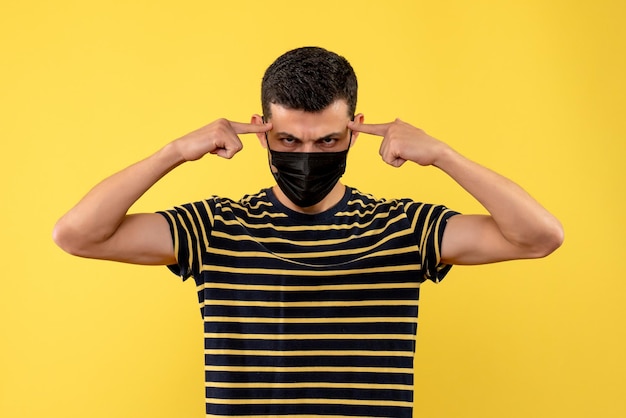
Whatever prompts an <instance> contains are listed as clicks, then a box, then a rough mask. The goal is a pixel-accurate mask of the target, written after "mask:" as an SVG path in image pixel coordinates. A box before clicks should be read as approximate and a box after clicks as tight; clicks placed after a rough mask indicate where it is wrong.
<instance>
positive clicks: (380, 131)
mask: <svg viewBox="0 0 626 418" xmlns="http://www.w3.org/2000/svg"><path fill="white" fill-rule="evenodd" d="M348 127H349V128H350V129H352V130H354V131H358V132H363V133H366V134H370V135H377V136H385V135H386V134H387V129H389V123H357V122H350V123H349V124H348Z"/></svg>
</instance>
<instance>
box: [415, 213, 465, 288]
mask: <svg viewBox="0 0 626 418" xmlns="http://www.w3.org/2000/svg"><path fill="white" fill-rule="evenodd" d="M409 212H413V225H415V228H414V233H415V237H416V239H417V242H418V247H419V249H420V255H421V266H422V277H423V279H424V280H431V281H433V282H435V283H439V282H440V281H441V280H443V278H444V277H445V276H446V274H448V272H449V271H450V269H451V268H452V265H451V264H442V263H441V242H442V240H443V232H444V231H445V229H446V225H447V223H448V219H450V218H451V217H452V216H454V215H458V214H459V212H456V211H453V210H451V209H448V208H447V207H445V206H442V205H431V204H425V203H414V204H413V205H411V210H410V211H409Z"/></svg>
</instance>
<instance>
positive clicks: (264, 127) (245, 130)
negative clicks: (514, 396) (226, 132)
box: [229, 121, 272, 135]
mask: <svg viewBox="0 0 626 418" xmlns="http://www.w3.org/2000/svg"><path fill="white" fill-rule="evenodd" d="M229 122H230V126H231V127H232V128H233V130H234V131H235V133H236V134H237V135H239V134H253V133H259V132H267V131H269V130H271V129H272V124H271V122H268V123H263V124H257V123H242V122H233V121H229Z"/></svg>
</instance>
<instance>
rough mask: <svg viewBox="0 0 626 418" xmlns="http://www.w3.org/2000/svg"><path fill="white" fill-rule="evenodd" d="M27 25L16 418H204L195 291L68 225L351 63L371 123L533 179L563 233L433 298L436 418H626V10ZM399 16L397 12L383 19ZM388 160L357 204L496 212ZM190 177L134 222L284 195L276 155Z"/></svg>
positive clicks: (13, 134) (426, 326)
mask: <svg viewBox="0 0 626 418" xmlns="http://www.w3.org/2000/svg"><path fill="white" fill-rule="evenodd" d="M304 4H305V2H294V1H266V2H252V1H250V2H245V1H221V2H215V1H208V0H205V1H200V0H195V1H194V0H179V1H175V2H174V1H162V0H142V1H132V0H131V1H122V0H113V1H106V2H105V1H102V2H91V1H71V0H56V1H43V0H35V1H30V2H8V1H5V2H4V4H3V6H2V8H1V10H0V47H1V50H0V57H1V60H2V62H1V64H0V100H1V103H0V138H1V140H2V148H1V151H0V160H1V164H0V181H1V182H2V183H1V184H2V189H1V192H2V203H1V206H0V211H1V212H0V216H1V219H2V243H3V257H2V258H3V266H2V270H1V271H2V273H1V275H2V279H1V280H0V416H1V417H3V418H17V417H20V418H22V417H28V418H30V417H46V418H57V417H58V418H61V417H62V418H74V417H76V418H78V417H80V418H84V417H90V418H100V417H102V418H104V417H106V418H110V417H152V418H165V417H168V418H172V417H201V416H203V410H204V405H203V373H202V361H203V360H202V340H201V338H202V334H201V324H200V317H199V314H198V311H197V307H196V304H195V293H194V292H195V290H194V288H193V285H192V283H191V282H187V283H185V284H181V283H180V282H179V280H178V279H177V278H176V277H175V276H173V275H171V274H170V273H169V272H167V271H166V269H165V268H159V267H138V266H129V265H122V264H115V263H106V262H101V261H92V260H83V259H77V258H73V257H70V256H68V255H66V254H64V253H63V252H62V251H61V250H59V249H58V248H56V247H55V246H54V244H53V243H52V240H51V238H50V232H51V229H52V226H53V224H54V221H55V220H56V219H57V218H58V217H59V216H60V215H61V214H62V213H63V212H64V211H65V210H67V209H68V208H69V207H70V206H71V205H72V204H73V203H74V202H76V201H77V200H78V199H79V197H80V196H82V195H83V194H84V193H85V192H86V191H87V190H88V189H89V187H91V186H92V185H93V184H95V183H96V182H97V181H99V180H100V179H101V178H103V177H104V176H106V175H108V174H109V173H112V172H113V171H116V170H118V169H120V168H122V167H124V166H126V165H128V164H130V163H132V162H134V161H136V160H138V159H140V158H142V157H143V156H146V155H147V154H149V153H151V152H152V151H154V150H156V149H157V148H158V147H160V146H161V145H163V144H165V143H166V142H167V141H169V140H171V139H174V138H176V137H177V136H179V135H182V134H184V133H186V132H188V131H190V130H193V129H195V128H196V127H199V126H201V125H203V124H205V123H208V122H210V121H212V120H213V119H215V118H218V117H227V118H231V119H235V120H242V121H247V120H248V119H249V117H250V115H251V114H252V113H255V112H259V111H260V105H259V98H258V96H259V82H260V78H261V76H262V73H263V70H264V69H265V67H266V66H267V65H268V64H269V63H270V62H271V61H272V60H273V59H274V58H275V57H276V56H278V55H279V54H280V53H282V52H284V51H286V50H287V49H290V48H293V47H297V46H301V45H308V44H315V45H320V46H324V47H327V48H330V49H333V50H335V51H337V52H339V53H341V54H344V55H345V56H347V57H348V58H349V59H350V60H351V62H352V63H353V65H354V66H355V68H356V70H357V73H358V75H359V77H360V85H361V89H360V102H359V106H358V110H359V111H361V112H363V113H365V116H366V120H367V121H370V122H386V121H389V120H391V119H392V118H395V117H400V118H402V119H405V120H407V121H410V122H413V123H414V124H416V125H418V126H420V127H422V128H424V129H425V130H427V131H428V132H430V133H432V134H433V135H435V136H437V137H439V138H441V139H444V140H445V141H447V142H448V143H450V144H451V145H452V146H454V147H455V148H457V149H458V150H459V151H461V152H462V153H464V154H466V155H467V156H469V157H470V158H473V159H475V160H478V161H480V162H482V163H483V164H485V165H487V166H489V167H492V168H494V169H496V170H497V171H499V172H501V173H503V174H505V175H507V176H509V177H511V178H513V179H514V180H516V181H518V182H519V183H521V184H522V185H523V186H524V187H525V188H526V189H527V190H529V191H530V192H531V193H532V194H534V195H535V196H536V197H537V198H538V199H539V200H540V201H541V202H543V203H544V204H545V205H546V206H547V207H548V208H549V209H551V210H552V211H553V212H554V213H556V214H557V216H558V217H559V218H560V219H561V220H562V222H563V224H564V226H565V229H566V243H565V244H564V246H563V247H562V248H561V249H560V250H558V251H557V252H556V253H555V254H554V255H553V256H551V257H549V258H547V259H543V260H538V261H518V262H509V263H502V264H496V265H489V266H481V267H455V268H454V269H453V270H452V272H451V273H450V275H449V276H448V277H447V278H446V280H445V281H444V282H443V283H442V284H441V285H432V284H431V285H425V286H424V288H423V299H422V303H421V307H422V308H421V309H422V310H421V317H420V319H421V321H420V332H419V337H418V349H417V357H416V371H417V378H416V407H415V416H417V417H430V418H439V417H441V418H454V417H459V418H460V417H481V418H486V417H494V418H496V417H510V418H516V417H520V418H521V417H524V418H526V417H568V418H576V417H603V418H609V417H624V416H626V399H625V394H626V356H624V353H626V331H625V330H626V324H625V322H626V321H625V319H626V279H625V277H626V267H625V265H624V253H625V251H624V250H625V249H626V248H625V244H624V237H623V235H624V232H625V231H626V222H625V220H624V214H623V209H624V199H625V198H624V196H625V191H626V190H624V189H625V188H624V180H625V176H624V174H625V170H624V162H623V160H624V157H625V154H626V153H625V152H624V151H625V149H626V147H625V145H624V142H625V136H626V123H625V120H626V118H625V117H624V110H625V97H626V86H625V81H624V80H625V77H624V74H626V60H625V56H626V54H625V51H626V42H625V38H626V29H625V26H624V24H623V17H624V12H625V11H626V7H624V3H623V2H622V1H620V0H615V1H602V0H599V1H598V0H596V1H591V0H579V1H565V0H557V1H545V0H524V1H522V0H519V1H495V0H493V1H464V0H442V1H432V2H426V1H409V0H407V1H393V0H387V1H385V2H381V1H351V0H350V1H348V0H322V1H320V0H316V1H311V2H306V4H307V5H304ZM383 4H384V5H383ZM378 143H379V139H378V138H374V137H367V136H362V137H361V138H360V140H359V142H358V143H357V145H356V147H355V148H353V150H352V152H351V155H350V158H349V165H348V172H347V174H346V176H345V177H344V180H345V182H346V183H348V184H351V185H354V186H357V187H359V188H360V189H362V190H364V191H368V192H372V193H374V194H376V195H378V196H387V197H400V196H409V197H414V198H416V199H421V200H426V201H431V202H441V203H446V204H447V205H449V206H451V207H453V208H455V209H459V210H461V211H463V212H466V213H467V212H473V211H479V210H480V208H479V207H477V205H476V204H475V203H474V202H473V201H472V199H471V198H469V197H468V196H467V195H466V194H465V193H464V192H463V191H462V190H460V189H459V187H457V186H456V185H455V184H454V183H452V182H451V181H450V180H448V179H447V178H446V176H444V175H442V174H441V173H439V172H438V171H437V170H436V169H433V168H420V167H416V166H412V167H408V166H406V167H403V168H401V169H393V168H391V167H388V166H386V165H385V164H384V163H383V162H382V161H381V160H380V158H379V156H378V154H377V144H378ZM245 145H246V148H245V150H244V151H243V152H242V153H241V154H239V155H238V156H237V157H236V158H235V159H233V160H231V161H221V160H220V159H218V158H206V159H204V160H202V161H200V162H197V163H194V164H189V165H187V166H183V167H180V168H179V169H177V170H176V171H175V172H173V173H172V174H171V175H170V176H168V177H167V178H166V179H164V180H163V182H162V183H160V184H158V185H157V186H156V187H155V188H154V189H153V190H151V191H150V192H149V193H148V194H147V195H146V196H145V197H144V199H143V200H142V201H141V202H140V203H138V204H137V205H136V208H135V210H146V211H153V210H157V209H162V208H167V207H169V206H171V205H174V204H178V203H182V202H185V201H189V200H193V199H198V198H202V197H206V196H208V195H211V194H222V195H227V196H230V197H239V196H240V195H242V194H243V193H246V192H254V191H257V190H258V189H259V188H261V187H264V186H267V185H269V184H270V182H271V177H270V175H269V171H268V169H267V165H266V161H265V155H264V153H263V150H262V149H261V147H260V146H259V144H258V142H257V140H256V138H255V137H254V136H249V137H246V138H245Z"/></svg>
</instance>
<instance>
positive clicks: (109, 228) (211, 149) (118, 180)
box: [53, 119, 271, 265]
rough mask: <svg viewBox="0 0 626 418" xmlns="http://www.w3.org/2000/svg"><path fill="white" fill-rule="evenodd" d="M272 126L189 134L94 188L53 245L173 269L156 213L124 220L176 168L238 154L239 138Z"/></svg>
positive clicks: (219, 126) (220, 127)
mask: <svg viewBox="0 0 626 418" xmlns="http://www.w3.org/2000/svg"><path fill="white" fill-rule="evenodd" d="M270 129H271V124H265V125H259V124H246V123H237V122H230V121H227V120H225V119H220V120H217V121H215V122H213V123H211V124H209V125H207V126H204V127H203V128H200V129H198V130H196V131H194V132H191V133H189V134H187V135H185V136H183V137H181V138H179V139H177V140H175V141H173V142H171V143H169V144H167V145H166V146H165V147H163V148H162V149H160V150H159V151H157V152H156V153H154V154H153V155H151V156H149V157H148V158H146V159H144V160H142V161H139V162H137V163H135V164H133V165H131V166H130V167H128V168H126V169H124V170H122V171H120V172H118V173H116V174H113V175H112V176H110V177H108V178H106V179H105V180H103V181H102V182H100V183H99V184H97V185H96V186H95V187H94V188H93V189H91V191H89V192H88V193H87V195H85V197H83V199H81V200H80V201H79V202H78V203H77V204H76V206H74V207H73V208H72V209H70V211H69V212H67V213H66V214H65V215H64V216H63V217H62V218H61V219H59V221H58V222H57V223H56V225H55V227H54V231H53V239H54V241H55V242H56V244H57V245H58V246H59V247H61V248H62V249H63V250H65V251H67V252H68V253H70V254H73V255H77V256H80V257H87V258H98V259H104V260H113V261H122V262H127V263H134V264H153V265H165V264H174V263H176V257H175V254H174V249H173V245H172V237H171V233H170V230H169V225H168V223H167V221H166V220H165V218H163V216H161V215H159V214H155V213H143V214H133V215H129V214H127V212H128V210H129V208H130V207H131V206H132V205H133V204H134V203H135V202H136V201H137V200H138V199H139V198H140V197H141V196H142V195H143V194H144V193H145V192H146V191H147V190H148V189H149V188H150V187H152V186H153V185H154V184H155V183H156V182H157V181H159V180H160V179H161V178H162V177H163V176H165V175H166V174H167V173H168V172H170V171H171V170H172V169H174V168H175V167H177V166H178V165H180V164H182V163H184V162H187V161H194V160H198V159H200V158H202V157H203V156H204V155H206V154H209V153H210V154H217V155H219V156H221V157H223V158H232V156H233V155H235V154H236V153H237V152H239V151H240V150H241V149H242V144H241V141H240V140H239V137H238V135H239V134H245V133H257V132H266V131H268V130H270Z"/></svg>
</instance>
